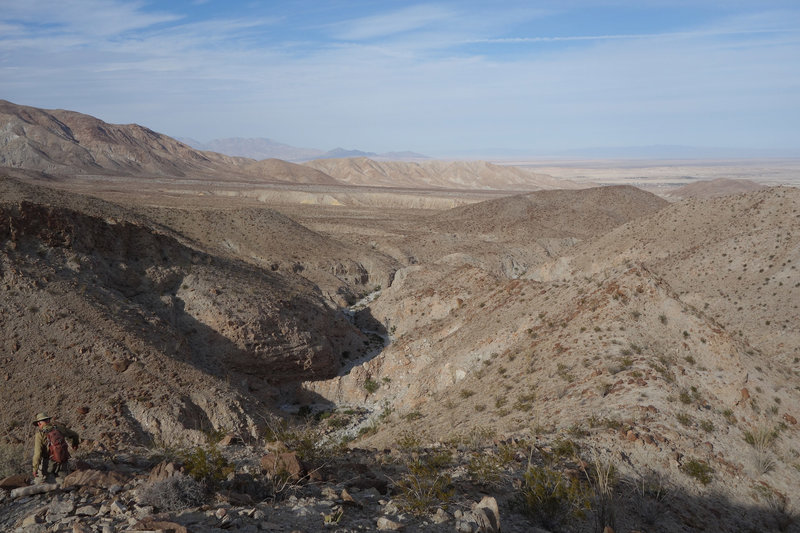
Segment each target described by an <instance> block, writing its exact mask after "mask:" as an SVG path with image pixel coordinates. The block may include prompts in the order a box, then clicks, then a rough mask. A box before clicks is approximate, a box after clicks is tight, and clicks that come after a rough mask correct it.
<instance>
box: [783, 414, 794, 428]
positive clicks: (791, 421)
mask: <svg viewBox="0 0 800 533" xmlns="http://www.w3.org/2000/svg"><path fill="white" fill-rule="evenodd" d="M783 419H784V420H786V421H787V422H788V423H790V424H791V425H793V426H796V425H797V419H796V418H795V417H793V416H792V415H790V414H789V413H783Z"/></svg>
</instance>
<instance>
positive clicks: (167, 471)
mask: <svg viewBox="0 0 800 533" xmlns="http://www.w3.org/2000/svg"><path fill="white" fill-rule="evenodd" d="M182 472H183V467H182V466H180V465H177V464H175V463H173V462H171V461H162V462H160V463H158V464H157V465H156V466H154V467H153V468H152V470H150V475H149V476H148V478H147V481H148V482H149V483H155V482H156V481H162V480H164V479H168V478H171V477H172V476H174V475H175V474H179V473H182Z"/></svg>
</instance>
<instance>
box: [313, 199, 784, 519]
mask: <svg viewBox="0 0 800 533" xmlns="http://www.w3.org/2000/svg"><path fill="white" fill-rule="evenodd" d="M799 199H800V195H799V194H798V191H797V190H796V189H787V188H772V189H768V190H764V191H760V192H756V193H751V194H747V195H740V196H736V197H728V198H720V199H713V200H695V201H691V202H686V203H680V204H675V205H672V206H669V207H666V208H662V209H660V210H657V211H655V212H654V213H652V214H650V215H648V216H645V217H642V218H639V219H635V220H632V221H629V222H627V223H626V224H623V225H621V226H619V227H617V228H616V229H613V230H611V231H610V232H608V233H605V234H603V235H600V236H599V237H596V238H593V239H587V240H586V241H585V242H583V243H581V244H578V245H577V246H575V247H574V248H572V249H571V250H568V251H567V252H566V253H568V254H570V255H571V256H573V257H561V258H556V259H551V260H549V261H547V262H545V263H543V264H542V265H541V267H540V268H538V269H532V270H531V271H530V272H528V273H527V274H526V275H525V276H523V277H522V278H521V279H516V280H509V279H507V278H504V277H498V276H496V275H492V274H491V273H489V272H487V271H486V270H484V269H482V268H479V267H476V266H470V265H450V264H446V263H443V262H439V263H437V264H422V265H418V266H412V267H408V268H406V269H402V270H400V271H398V273H397V275H396V278H395V283H394V284H393V285H392V287H391V288H389V289H388V290H386V291H383V293H382V294H381V295H380V297H379V298H377V299H376V300H375V301H374V302H373V303H371V304H370V306H369V309H370V313H371V314H372V315H373V316H376V317H381V319H382V320H383V321H384V323H385V324H387V325H388V328H389V330H390V332H391V333H392V336H393V342H392V344H391V345H390V346H389V347H387V348H386V349H385V350H384V351H383V352H382V353H380V354H379V355H377V356H376V357H374V358H373V359H371V360H369V361H368V362H366V363H365V364H363V365H362V366H359V367H356V368H354V369H353V370H352V371H351V372H350V373H349V374H346V375H342V376H340V377H338V378H335V379H334V380H329V381H323V382H318V383H308V384H306V386H305V388H306V390H309V391H313V392H314V393H315V394H317V395H320V396H322V397H323V398H328V399H330V400H331V401H334V402H336V403H337V404H355V403H359V404H361V403H363V402H365V401H366V402H367V404H371V405H373V406H374V408H375V409H376V412H380V411H381V410H383V412H386V411H387V409H388V410H389V411H390V412H391V414H390V415H388V420H387V421H385V422H377V419H376V423H375V426H374V431H372V432H371V436H370V437H368V438H367V439H366V440H365V441H364V442H366V443H368V444H370V445H375V446H379V447H380V446H384V445H386V444H388V443H391V442H394V441H396V440H397V439H398V438H401V436H402V434H403V432H404V431H408V432H411V433H413V434H417V435H424V437H423V438H424V439H428V440H442V439H447V438H449V437H450V436H452V435H454V434H470V433H474V432H477V431H481V430H484V429H485V430H488V431H489V432H490V433H491V434H495V435H516V436H525V437H527V438H530V437H533V436H540V437H541V436H543V437H544V438H551V439H568V440H570V441H575V442H577V443H580V445H581V446H584V447H589V448H590V449H593V450H595V451H596V453H599V454H601V455H602V456H603V457H606V458H610V460H613V461H614V463H615V465H616V467H617V468H619V469H620V471H626V472H628V474H629V475H631V476H635V475H636V473H637V472H642V471H643V470H644V469H646V468H654V469H656V470H657V471H658V472H660V474H661V475H664V476H666V478H668V479H670V483H674V484H675V485H676V486H679V487H682V489H681V490H686V491H688V492H697V493H699V494H710V493H712V492H713V493H717V494H723V495H724V497H725V498H726V499H728V500H729V501H730V502H732V503H733V504H736V505H752V504H754V503H758V502H759V501H760V500H759V496H758V494H759V493H760V492H763V491H767V493H769V494H773V495H776V496H775V497H776V498H780V499H781V501H784V502H787V501H788V502H790V503H791V502H792V501H793V500H794V498H793V496H792V494H793V492H794V490H793V487H796V486H797V485H798V483H800V477H798V475H800V474H798V469H797V466H798V464H800V463H798V459H797V447H796V443H797V442H798V431H800V426H798V425H797V419H798V415H799V414H800V393H798V390H800V389H799V388H798V379H799V378H798V374H797V369H796V366H797V361H798V355H797V350H798V346H800V343H798V338H797V334H798V330H797V324H798V323H800V320H798V319H800V317H799V316H798V314H797V313H798V311H797V307H796V305H797V304H796V302H797V298H796V294H794V292H793V291H795V292H796V291H797V290H798V289H797V287H800V275H799V274H798V273H797V270H796V269H794V268H792V265H793V264H794V263H795V262H796V261H797V260H798V258H797V257H795V256H796V255H797V253H798V250H800V244H799V243H798V242H797V234H798V232H797V229H798V228H795V226H796V224H797V221H798V218H797V212H798V200H799ZM745 264H746V265H747V266H745ZM371 384H374V385H371ZM368 389H371V390H372V392H369V391H368ZM365 399H366V400H365ZM758 435H761V437H762V438H758ZM697 465H705V466H707V467H709V468H710V469H711V470H713V475H712V477H711V478H709V479H708V481H707V483H708V485H705V484H700V485H698V484H697V481H696V480H695V479H693V476H692V474H691V472H694V470H693V469H694V468H695V467H697ZM684 503H685V502H684ZM792 505H794V503H792ZM790 508H792V507H791V506H790ZM691 509H692V510H691V511H690V513H692V514H693V515H694V516H703V515H705V516H706V517H707V518H708V519H711V517H712V514H709V513H710V511H712V510H713V509H714V508H713V506H710V507H709V508H705V509H698V508H694V507H692V508H691ZM674 511H675V512H678V513H679V511H678V509H674ZM727 527H733V526H726V528H727ZM676 528H677V526H676ZM726 528H723V529H726ZM690 529H691V528H690Z"/></svg>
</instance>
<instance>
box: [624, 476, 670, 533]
mask: <svg viewBox="0 0 800 533" xmlns="http://www.w3.org/2000/svg"><path fill="white" fill-rule="evenodd" d="M630 483H631V485H632V486H633V491H632V495H633V508H634V510H635V511H636V512H637V514H638V515H639V516H640V517H641V518H642V520H643V521H644V523H645V524H648V525H653V524H655V523H656V520H657V519H658V516H659V514H660V513H661V512H662V510H663V509H662V508H663V505H664V502H665V501H666V499H667V498H668V496H669V486H668V484H667V478H666V477H665V476H664V475H663V474H662V473H660V472H658V471H656V470H653V469H650V468H645V469H644V470H643V471H642V472H641V473H639V474H638V477H637V478H635V479H633V480H632V481H631V482H630Z"/></svg>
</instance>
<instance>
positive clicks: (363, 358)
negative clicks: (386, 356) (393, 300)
mask: <svg viewBox="0 0 800 533" xmlns="http://www.w3.org/2000/svg"><path fill="white" fill-rule="evenodd" d="M346 316H347V319H348V320H349V321H350V323H351V324H353V325H354V326H355V327H357V328H358V329H359V330H361V332H362V333H363V334H364V335H365V336H366V340H365V341H364V350H363V352H362V353H361V354H360V355H353V354H350V353H349V352H342V362H341V366H342V367H341V369H340V370H339V373H338V375H339V376H346V375H347V374H349V373H350V372H351V371H352V370H353V369H354V368H355V367H357V366H360V365H363V364H364V363H366V362H368V361H371V360H372V359H375V358H376V357H377V356H378V355H380V353H381V352H382V351H383V349H384V348H386V347H387V346H388V345H389V343H390V341H391V339H390V336H389V331H388V329H387V328H389V327H390V325H389V321H388V319H384V320H383V321H380V320H378V319H377V318H375V317H374V316H373V315H372V310H371V309H370V308H369V307H364V308H363V309H359V310H358V311H351V312H350V313H346Z"/></svg>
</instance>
